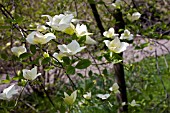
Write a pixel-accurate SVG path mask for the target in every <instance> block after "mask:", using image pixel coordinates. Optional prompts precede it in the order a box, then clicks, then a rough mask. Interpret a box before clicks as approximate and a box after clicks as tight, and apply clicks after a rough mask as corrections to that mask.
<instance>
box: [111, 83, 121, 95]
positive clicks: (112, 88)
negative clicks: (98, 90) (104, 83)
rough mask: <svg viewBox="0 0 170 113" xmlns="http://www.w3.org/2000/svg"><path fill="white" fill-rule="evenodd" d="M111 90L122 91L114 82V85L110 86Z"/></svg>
mask: <svg viewBox="0 0 170 113" xmlns="http://www.w3.org/2000/svg"><path fill="white" fill-rule="evenodd" d="M109 90H110V91H113V92H114V93H120V91H119V86H118V84H117V83H114V84H113V85H112V87H110V88H109Z"/></svg>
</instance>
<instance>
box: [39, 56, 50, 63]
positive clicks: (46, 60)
mask: <svg viewBox="0 0 170 113" xmlns="http://www.w3.org/2000/svg"><path fill="white" fill-rule="evenodd" d="M50 61H51V59H50V57H46V58H44V59H43V60H42V62H41V64H42V65H44V64H48V63H49V62H50Z"/></svg>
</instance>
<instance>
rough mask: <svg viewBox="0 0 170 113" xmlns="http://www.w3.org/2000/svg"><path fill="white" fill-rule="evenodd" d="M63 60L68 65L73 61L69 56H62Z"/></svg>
mask: <svg viewBox="0 0 170 113" xmlns="http://www.w3.org/2000/svg"><path fill="white" fill-rule="evenodd" d="M62 60H63V62H64V63H65V64H66V65H69V64H70V62H71V61H70V58H69V57H62Z"/></svg>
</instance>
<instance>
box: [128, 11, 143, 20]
mask: <svg viewBox="0 0 170 113" xmlns="http://www.w3.org/2000/svg"><path fill="white" fill-rule="evenodd" d="M140 17H141V14H140V13H139V12H135V13H133V14H132V15H130V14H129V13H128V14H127V19H128V20H129V21H132V22H133V21H135V20H138V19H139V18H140Z"/></svg>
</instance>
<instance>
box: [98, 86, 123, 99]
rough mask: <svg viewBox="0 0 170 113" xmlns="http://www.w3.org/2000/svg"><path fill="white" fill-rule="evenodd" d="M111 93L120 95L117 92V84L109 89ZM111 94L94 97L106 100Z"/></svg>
mask: <svg viewBox="0 0 170 113" xmlns="http://www.w3.org/2000/svg"><path fill="white" fill-rule="evenodd" d="M109 90H110V91H111V92H114V93H115V94H117V93H120V91H119V85H118V84H117V83H114V84H113V85H112V87H110V88H109ZM110 95H111V94H97V95H96V96H97V97H98V98H100V99H102V100H106V99H108V98H109V97H110Z"/></svg>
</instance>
